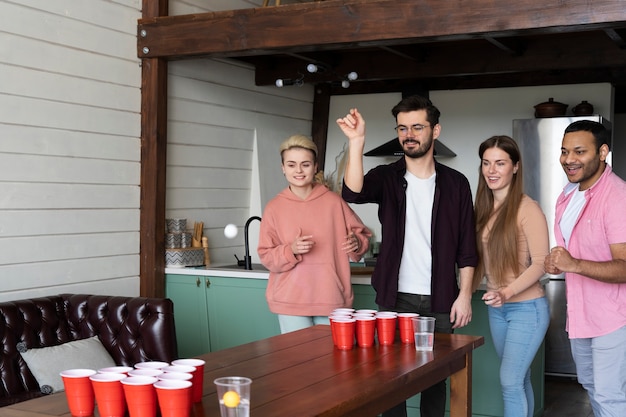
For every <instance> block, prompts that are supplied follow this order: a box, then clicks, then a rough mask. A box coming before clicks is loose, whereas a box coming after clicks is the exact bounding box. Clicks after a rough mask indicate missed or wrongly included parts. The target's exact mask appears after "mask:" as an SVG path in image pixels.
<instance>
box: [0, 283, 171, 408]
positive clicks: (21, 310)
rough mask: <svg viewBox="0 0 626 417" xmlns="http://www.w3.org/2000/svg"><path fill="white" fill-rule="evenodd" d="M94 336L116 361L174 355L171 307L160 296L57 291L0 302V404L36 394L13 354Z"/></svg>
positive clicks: (23, 366) (31, 379)
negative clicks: (21, 347) (39, 296)
mask: <svg viewBox="0 0 626 417" xmlns="http://www.w3.org/2000/svg"><path fill="white" fill-rule="evenodd" d="M93 336H98V337H99V339H100V341H101V342H102V344H103V345H104V347H105V348H106V350H107V351H108V352H109V354H110V355H111V357H112V358H113V360H114V361H115V362H116V364H117V365H125V366H132V365H133V364H135V363H137V362H142V361H147V360H159V361H165V362H170V361H172V360H174V359H177V347H176V331H175V328H174V306H173V303H172V301H171V300H169V299H164V298H144V297H118V296H105V295H86V294H61V295H55V296H49V297H41V298H32V299H25V300H18V301H7V302H2V303H0V342H1V349H2V351H1V352H0V377H1V380H2V381H1V384H0V407H1V406H6V405H9V404H13V403H17V402H20V401H25V400H28V399H31V398H35V397H39V396H42V395H44V394H42V393H41V390H40V387H39V385H38V384H37V381H36V380H35V378H34V377H33V375H32V373H31V372H30V370H29V369H28V366H27V365H26V363H25V362H24V360H23V359H22V357H21V356H20V353H19V352H18V350H17V349H18V348H17V345H18V343H22V344H24V345H25V346H26V347H27V348H28V349H33V348H41V347H48V346H56V345H60V344H63V343H66V342H70V341H74V340H80V339H86V338H88V337H93Z"/></svg>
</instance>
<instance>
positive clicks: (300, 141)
mask: <svg viewBox="0 0 626 417" xmlns="http://www.w3.org/2000/svg"><path fill="white" fill-rule="evenodd" d="M293 148H300V149H306V150H308V151H311V152H313V162H315V163H317V145H316V144H315V142H313V141H312V140H311V138H309V137H308V136H304V135H292V136H289V137H288V138H287V139H286V140H285V141H284V142H283V143H281V144H280V160H281V161H283V152H285V151H288V150H289V149H293Z"/></svg>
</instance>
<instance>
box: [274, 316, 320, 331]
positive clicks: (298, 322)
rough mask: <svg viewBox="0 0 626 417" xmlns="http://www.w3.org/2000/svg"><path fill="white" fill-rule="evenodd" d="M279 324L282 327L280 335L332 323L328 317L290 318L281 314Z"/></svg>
mask: <svg viewBox="0 0 626 417" xmlns="http://www.w3.org/2000/svg"><path fill="white" fill-rule="evenodd" d="M278 324H279V325H280V333H281V334H282V333H289V332H294V331H296V330H300V329H305V328H307V327H311V326H314V325H316V324H330V321H329V320H328V317H326V316H288V315H285V314H279V315H278Z"/></svg>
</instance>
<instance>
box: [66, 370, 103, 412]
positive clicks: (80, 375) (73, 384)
mask: <svg viewBox="0 0 626 417" xmlns="http://www.w3.org/2000/svg"><path fill="white" fill-rule="evenodd" d="M95 374H96V371H94V370H93V369H68V370H66V371H62V372H61V378H62V379H63V386H64V387H65V397H66V398H67V405H68V407H69V409H70V413H71V414H72V415H73V416H75V417H83V416H91V415H93V410H94V408H95V407H96V405H95V401H94V393H93V387H92V386H91V381H90V380H89V377H90V376H92V375H95Z"/></svg>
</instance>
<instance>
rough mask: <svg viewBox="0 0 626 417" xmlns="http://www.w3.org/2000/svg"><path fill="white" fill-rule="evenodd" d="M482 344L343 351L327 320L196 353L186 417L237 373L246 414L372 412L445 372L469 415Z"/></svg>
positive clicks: (10, 411) (39, 414) (212, 403)
mask: <svg viewBox="0 0 626 417" xmlns="http://www.w3.org/2000/svg"><path fill="white" fill-rule="evenodd" d="M483 343H484V339H483V337H480V336H467V335H447V334H436V335H435V349H434V351H433V352H417V351H416V350H415V347H414V345H405V344H402V343H400V342H399V341H398V340H397V339H396V343H395V344H394V345H392V346H374V347H371V348H358V347H355V348H354V349H352V350H349V351H343V350H338V349H336V348H334V347H333V343H332V339H331V334H330V327H329V326H324V325H319V326H314V327H311V328H308V329H304V330H300V331H297V332H293V333H288V334H284V335H280V336H275V337H271V338H268V339H263V340H260V341H257V342H253V343H248V344H245V345H241V346H236V347H233V348H230V349H225V350H221V351H217V352H212V353H208V354H206V355H203V356H201V358H202V359H204V360H205V361H206V365H205V374H204V397H203V400H202V402H201V403H197V404H195V405H194V406H193V409H192V412H191V416H192V417H218V416H219V415H220V412H219V407H218V401H217V397H216V393H215V386H214V384H213V380H214V379H215V378H217V377H220V376H234V375H237V376H247V377H249V378H252V380H253V382H252V396H251V407H252V409H251V417H270V416H275V417H284V416H299V417H304V416H326V417H339V416H341V417H349V416H355V417H357V416H358V417H363V416H376V415H377V414H379V413H381V412H383V411H385V410H387V409H389V408H390V407H392V406H394V405H396V404H397V403H399V402H401V401H403V400H406V399H407V398H409V397H411V396H413V395H415V394H417V393H419V392H421V391H423V390H424V389H425V388H428V387H429V386H431V385H432V384H433V383H436V382H438V381H441V380H443V379H445V378H447V377H450V392H451V394H450V416H451V417H470V416H471V415H472V404H471V398H472V395H471V391H472V387H471V380H472V375H471V374H472V350H473V349H475V348H477V347H479V346H481V345H482V344H483ZM0 414H1V415H2V416H3V417H27V416H28V417H48V416H64V417H65V416H69V415H70V414H69V412H68V409H67V405H66V402H65V395H64V394H62V393H59V394H53V395H49V396H46V397H42V398H38V399H35V400H30V401H26V402H22V403H19V404H15V405H12V406H8V407H5V408H3V409H1V410H0ZM97 415H98V413H97V411H96V416H97Z"/></svg>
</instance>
